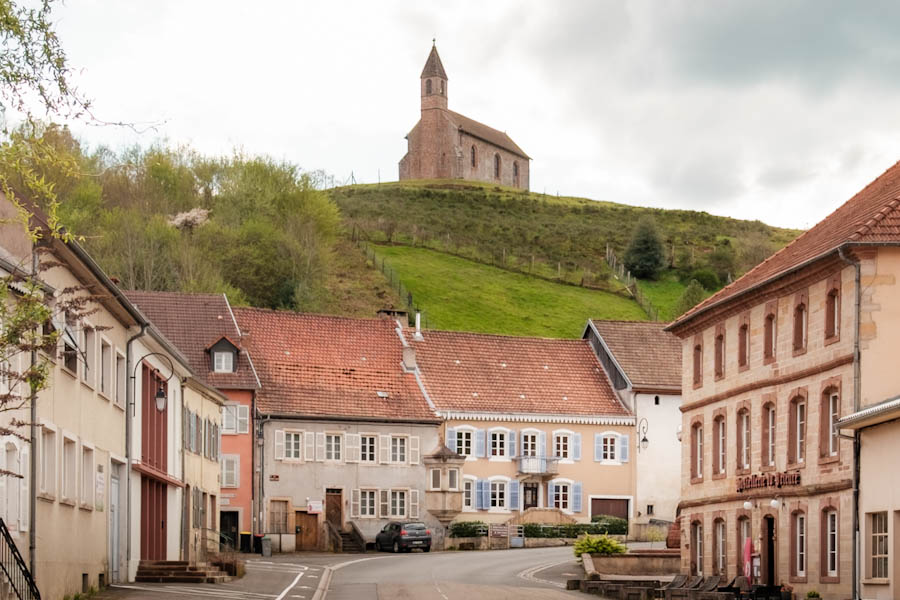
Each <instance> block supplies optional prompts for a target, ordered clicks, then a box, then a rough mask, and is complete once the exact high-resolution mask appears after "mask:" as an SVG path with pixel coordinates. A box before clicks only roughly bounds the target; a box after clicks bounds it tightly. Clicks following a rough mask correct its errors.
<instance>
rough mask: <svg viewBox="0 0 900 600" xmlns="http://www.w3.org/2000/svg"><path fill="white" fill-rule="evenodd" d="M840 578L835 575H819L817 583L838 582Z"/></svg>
mask: <svg viewBox="0 0 900 600" xmlns="http://www.w3.org/2000/svg"><path fill="white" fill-rule="evenodd" d="M840 582H841V578H840V577H838V576H837V575H821V576H819V583H840Z"/></svg>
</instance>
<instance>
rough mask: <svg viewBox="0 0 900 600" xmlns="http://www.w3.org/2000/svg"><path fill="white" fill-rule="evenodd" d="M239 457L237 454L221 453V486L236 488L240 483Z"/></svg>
mask: <svg viewBox="0 0 900 600" xmlns="http://www.w3.org/2000/svg"><path fill="white" fill-rule="evenodd" d="M240 468H241V457H240V456H238V455H237V454H223V455H222V487H224V488H236V487H238V484H239V483H240Z"/></svg>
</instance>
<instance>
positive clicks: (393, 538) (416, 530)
mask: <svg viewBox="0 0 900 600" xmlns="http://www.w3.org/2000/svg"><path fill="white" fill-rule="evenodd" d="M413 548H421V549H422V551H423V552H431V530H430V529H426V528H425V523H422V522H420V521H410V522H408V523H401V522H400V521H391V522H390V523H388V524H387V525H385V526H384V529H382V530H381V531H379V532H378V534H377V535H376V536H375V550H377V551H379V552H380V551H382V550H390V551H391V552H400V551H401V550H402V551H404V552H409V551H410V550H412V549H413Z"/></svg>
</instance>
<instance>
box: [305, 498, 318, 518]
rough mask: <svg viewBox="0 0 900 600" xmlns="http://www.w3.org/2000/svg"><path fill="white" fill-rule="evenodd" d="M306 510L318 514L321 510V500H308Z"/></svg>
mask: <svg viewBox="0 0 900 600" xmlns="http://www.w3.org/2000/svg"><path fill="white" fill-rule="evenodd" d="M306 512H307V513H309V514H311V515H318V514H320V513H321V512H322V501H321V500H310V501H308V502H307V503H306Z"/></svg>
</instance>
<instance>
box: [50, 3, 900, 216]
mask: <svg viewBox="0 0 900 600" xmlns="http://www.w3.org/2000/svg"><path fill="white" fill-rule="evenodd" d="M861 6H862V8H860V7H861ZM863 9H864V10H863ZM56 15H57V19H58V29H59V33H60V36H61V37H62V40H63V43H64V45H65V47H66V48H67V49H68V53H69V57H70V59H71V62H72V64H73V65H74V66H75V67H77V69H78V84H79V86H80V87H81V89H82V90H83V91H84V92H86V93H87V94H88V95H90V96H91V97H92V98H93V99H94V106H95V112H96V114H97V115H98V116H99V117H101V118H103V119H107V120H124V121H129V122H135V123H142V122H154V121H160V122H162V125H161V126H160V127H159V128H158V129H157V130H156V131H155V132H153V131H151V132H147V133H144V134H142V135H136V134H134V133H131V132H129V131H127V130H121V129H117V128H110V127H105V128H96V127H89V128H83V127H81V128H77V131H78V133H79V134H80V135H81V137H82V138H83V139H85V140H86V141H88V142H90V143H101V142H103V143H109V144H114V145H120V144H125V143H132V142H139V143H142V144H144V145H146V144H149V143H151V142H153V141H154V140H156V139H159V138H163V139H166V140H168V141H169V142H171V143H188V144H191V145H193V146H194V147H196V148H197V149H199V150H201V151H203V152H209V153H228V152H231V151H232V150H233V149H234V148H241V149H243V150H244V151H246V152H250V153H266V154H269V155H272V156H274V157H276V158H283V159H286V160H289V161H291V162H294V163H297V164H299V165H300V166H301V167H303V168H306V169H324V170H326V171H327V172H328V173H329V174H331V175H333V176H334V177H335V181H336V182H343V181H345V180H347V179H348V178H349V177H350V174H351V172H352V173H353V174H354V176H355V178H356V180H357V181H360V182H374V181H377V180H378V178H379V176H380V178H381V180H382V181H391V180H396V179H397V162H398V161H399V160H400V158H401V157H402V156H403V154H404V153H405V151H406V142H405V140H404V139H403V136H404V135H405V134H406V132H407V131H408V130H409V129H410V128H411V127H412V126H413V125H414V124H415V123H416V121H417V120H418V116H419V87H418V86H419V82H418V78H419V74H420V72H421V69H422V66H423V65H424V62H425V58H426V56H427V54H428V51H429V49H430V47H431V40H432V38H433V37H436V38H437V47H438V50H439V52H440V55H441V58H442V60H443V63H444V66H445V68H446V70H447V73H448V76H449V78H450V82H449V89H448V91H449V102H450V108H451V109H453V110H456V111H458V112H461V113H463V114H465V115H467V116H469V117H471V118H474V119H477V120H479V121H482V122H484V123H486V124H488V125H491V126H492V127H495V128H497V129H501V130H505V131H506V132H507V133H509V134H510V135H511V137H512V138H513V139H514V140H515V141H516V142H517V143H518V144H519V145H520V146H521V147H522V148H523V149H524V150H525V151H526V152H528V153H529V154H530V155H531V156H532V157H533V159H534V160H533V163H532V176H531V187H532V190H534V191H537V192H546V193H548V194H556V193H559V194H564V195H576V196H583V197H588V198H593V199H601V200H611V201H616V202H623V203H627V204H635V205H645V206H659V207H667V208H691V209H697V210H705V211H709V212H712V213H715V214H722V215H730V216H735V217H740V218H748V219H760V220H763V221H766V222H768V223H772V224H777V225H784V226H792V227H804V228H805V227H809V226H811V225H812V224H814V223H815V222H816V221H818V220H819V219H821V218H822V217H824V216H825V215H826V214H828V213H829V212H830V211H831V210H833V209H834V208H835V207H837V206H838V205H839V204H840V203H842V202H843V201H844V200H846V199H847V198H849V197H850V196H851V195H852V194H853V193H855V192H856V191H858V190H859V189H860V188H862V187H863V186H864V185H865V184H866V183H868V182H869V181H870V180H872V179H874V178H875V177H876V176H878V175H879V174H880V173H882V172H883V171H884V170H885V169H886V168H888V167H889V166H890V165H892V164H893V163H894V162H896V161H897V160H898V159H900V135H898V134H900V110H898V107H900V35H898V34H897V31H898V26H900V4H898V3H895V2H867V3H865V4H864V5H863V4H862V3H853V2H830V1H824V0H810V1H806V2H801V1H797V2H786V1H756V0H754V1H751V0H746V1H743V2H728V1H719V0H716V1H713V0H709V1H706V2H704V1H700V0H696V1H690V2H678V1H668V2H663V1H660V0H646V1H629V2H624V1H620V2H612V1H606V2H600V1H581V2H578V1H567V0H560V1H553V2H544V1H533V2H525V1H523V2H511V1H501V0H491V1H490V2H486V1H484V0H479V1H473V2H453V3H450V2H446V1H443V2H439V1H435V2H428V1H421V0H417V1H415V2H413V1H411V0H410V1H406V2H399V1H398V2H388V1H377V2H372V1H360V2H344V1H322V2H246V1H242V2H230V1H226V0H216V1H209V2H201V1H191V2H183V1H171V2H170V1H161V0H153V1H152V2H151V1H144V2H121V1H113V0H109V1H99V0H96V1H92V0H68V2H67V4H66V5H65V6H63V7H61V8H60V9H58V12H57V13H56Z"/></svg>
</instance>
